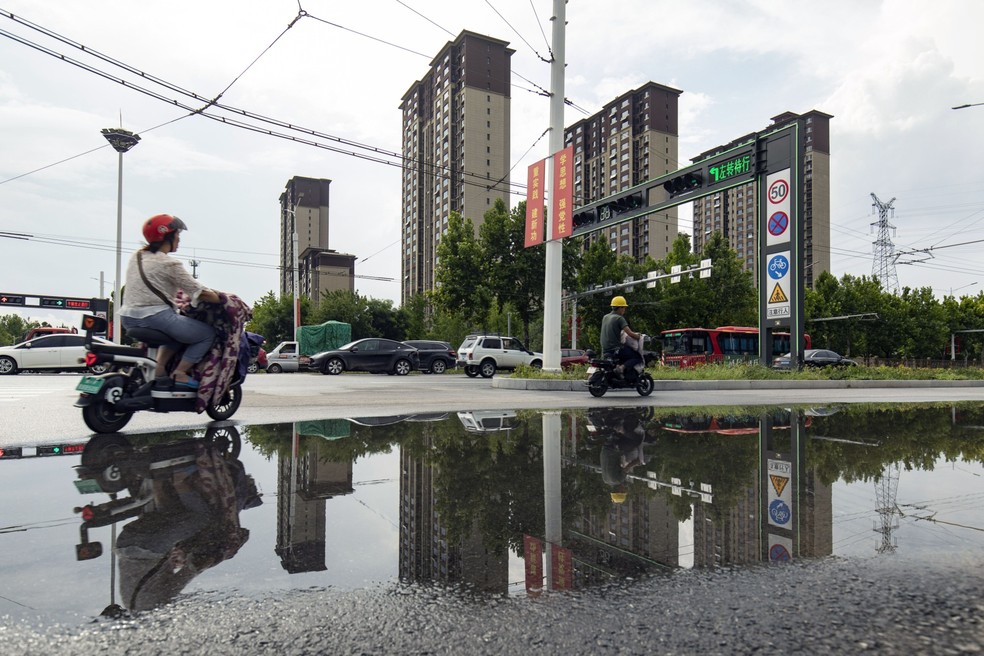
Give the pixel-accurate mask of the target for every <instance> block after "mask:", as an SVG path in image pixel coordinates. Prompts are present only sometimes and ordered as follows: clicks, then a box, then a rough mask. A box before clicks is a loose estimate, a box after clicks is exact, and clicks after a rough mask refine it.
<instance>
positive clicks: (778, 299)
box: [769, 283, 789, 303]
mask: <svg viewBox="0 0 984 656" xmlns="http://www.w3.org/2000/svg"><path fill="white" fill-rule="evenodd" d="M788 302H789V299H788V298H786V294H785V292H783V291H782V287H780V286H779V283H776V286H775V288H774V289H773V290H772V296H770V297H769V303H788Z"/></svg>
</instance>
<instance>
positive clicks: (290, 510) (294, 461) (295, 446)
mask: <svg viewBox="0 0 984 656" xmlns="http://www.w3.org/2000/svg"><path fill="white" fill-rule="evenodd" d="M293 426H294V430H293V433H292V437H291V441H290V501H288V503H287V517H288V519H287V522H288V525H289V526H288V529H287V531H286V533H287V535H286V536H285V537H286V538H287V539H286V540H285V541H284V543H285V544H289V545H291V547H293V545H294V526H295V524H294V522H295V521H296V519H297V518H296V517H295V514H296V512H297V467H298V454H299V452H300V448H301V436H300V434H299V433H298V432H297V422H296V421H295V422H294V424H293Z"/></svg>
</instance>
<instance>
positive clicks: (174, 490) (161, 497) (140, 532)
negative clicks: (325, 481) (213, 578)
mask: <svg viewBox="0 0 984 656" xmlns="http://www.w3.org/2000/svg"><path fill="white" fill-rule="evenodd" d="M240 447H241V441H240V437H239V432H238V430H237V429H236V428H235V426H213V427H211V428H209V430H208V432H207V433H206V434H205V436H204V437H203V438H200V439H193V440H183V441H179V442H166V443H159V444H147V445H143V446H139V447H134V446H133V445H132V444H131V443H130V441H129V440H127V439H126V438H125V437H123V436H122V435H97V436H95V437H94V438H92V440H90V441H89V443H88V444H87V445H86V448H85V450H84V451H83V452H82V458H81V464H80V465H78V466H77V467H76V470H77V474H78V478H79V480H78V481H76V486H77V487H78V488H79V490H80V491H82V492H90V491H94V490H96V489H98V490H101V491H103V492H107V493H109V495H110V501H108V502H105V503H101V504H95V503H90V504H87V505H85V506H83V507H81V508H76V509H75V511H76V512H77V513H80V514H81V516H82V525H81V527H80V537H81V540H80V543H79V544H78V545H76V547H75V552H76V559H77V560H91V559H93V558H98V557H99V556H101V555H102V552H103V548H102V544H101V543H99V542H90V541H89V529H92V528H96V527H101V526H107V525H113V534H114V542H115V545H114V551H113V556H114V561H116V559H117V556H118V558H119V570H120V588H121V592H122V593H123V596H124V601H125V602H126V605H127V607H128V608H129V609H131V610H143V609H147V608H151V607H154V606H157V605H160V604H162V603H165V602H167V601H168V600H170V599H171V598H173V597H174V596H175V595H177V594H178V593H179V592H180V591H181V589H182V588H183V587H184V586H185V585H187V583H188V582H189V581H190V580H191V579H192V578H194V576H196V575H197V574H198V573H200V572H201V571H203V570H204V569H207V568H209V567H212V566H214V565H216V564H218V563H219V562H221V561H222V560H226V559H228V558H231V557H232V556H233V555H235V554H236V552H237V551H238V550H239V548H240V547H241V546H242V545H243V544H244V543H245V542H246V540H247V538H248V536H249V532H248V531H247V530H246V529H243V528H242V527H240V525H239V512H240V511H241V510H245V509H247V508H253V507H256V506H258V505H260V504H261V503H262V499H261V495H260V494H259V493H258V491H257V489H256V484H255V482H254V481H253V478H252V476H249V475H248V474H246V472H245V470H244V468H243V465H242V463H241V462H240V461H239V460H238V459H237V456H238V454H239V451H240ZM123 491H126V492H128V493H129V496H127V497H122V498H118V497H117V494H118V493H120V492H123ZM131 518H136V519H135V520H134V521H132V522H129V523H128V524H126V525H125V526H123V529H122V531H121V532H120V535H119V537H118V538H116V537H115V534H116V523H117V522H120V521H122V520H126V519H131ZM114 569H115V567H114ZM114 592H115V591H114ZM122 612H123V609H122V608H121V607H119V606H116V604H115V603H113V604H111V605H110V607H109V608H107V609H106V611H104V614H110V615H118V614H120V613H122Z"/></svg>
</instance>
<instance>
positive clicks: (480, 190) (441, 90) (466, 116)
mask: <svg viewBox="0 0 984 656" xmlns="http://www.w3.org/2000/svg"><path fill="white" fill-rule="evenodd" d="M508 45H509V44H508V43H507V42H506V41H500V40H498V39H493V38H490V37H487V36H482V35H480V34H475V33H474V32H469V31H463V32H461V34H459V35H458V37H457V38H456V39H455V40H454V41H451V42H448V43H447V44H446V45H445V46H444V47H443V48H442V49H441V51H440V52H438V53H437V55H436V56H435V57H434V59H433V60H431V64H430V70H428V71H427V74H426V75H425V76H424V77H423V78H422V79H421V80H418V81H417V82H414V83H413V84H412V85H411V86H410V88H409V89H408V90H407V92H406V93H405V94H404V95H403V99H402V102H401V103H400V110H401V112H402V113H403V158H404V165H403V177H402V181H401V184H402V187H401V195H402V206H403V212H402V231H401V235H402V253H401V262H402V266H401V299H402V301H404V302H405V301H406V300H407V299H408V298H409V297H411V296H413V295H414V294H418V293H421V292H425V291H429V290H431V289H433V288H434V269H435V265H436V263H437V244H438V243H439V242H440V241H441V236H442V235H443V234H444V233H445V232H446V231H447V227H448V217H449V216H450V214H451V212H458V213H460V214H461V215H462V216H464V217H465V218H467V219H471V220H472V222H473V223H474V225H475V229H476V230H477V229H478V227H479V225H481V223H482V221H483V219H484V216H485V212H486V211H488V210H489V209H490V208H491V207H492V205H493V203H494V202H495V201H496V199H502V200H503V201H504V202H505V203H506V205H507V206H508V205H509V197H508V196H509V194H508V186H509V166H510V164H509V110H510V87H509V84H510V74H511V73H510V58H511V57H512V54H513V52H514V51H513V50H511V49H510V48H508V47H507V46H508Z"/></svg>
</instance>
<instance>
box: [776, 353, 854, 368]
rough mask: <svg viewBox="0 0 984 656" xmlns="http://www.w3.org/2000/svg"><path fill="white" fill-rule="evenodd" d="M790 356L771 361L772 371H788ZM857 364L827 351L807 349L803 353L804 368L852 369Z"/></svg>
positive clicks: (781, 356)
mask: <svg viewBox="0 0 984 656" xmlns="http://www.w3.org/2000/svg"><path fill="white" fill-rule="evenodd" d="M789 362H790V354H789V353H787V354H785V355H780V356H778V357H777V358H775V359H773V360H772V367H773V368H774V369H790V368H791V367H790V364H789ZM857 364H858V363H857V362H855V361H854V360H851V359H850V358H845V357H844V356H843V355H841V354H839V353H836V352H834V351H830V350H828V349H807V350H805V351H804V352H803V366H804V367H853V366H856V365H857Z"/></svg>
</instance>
